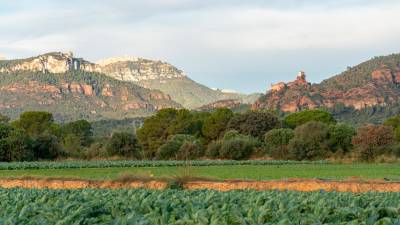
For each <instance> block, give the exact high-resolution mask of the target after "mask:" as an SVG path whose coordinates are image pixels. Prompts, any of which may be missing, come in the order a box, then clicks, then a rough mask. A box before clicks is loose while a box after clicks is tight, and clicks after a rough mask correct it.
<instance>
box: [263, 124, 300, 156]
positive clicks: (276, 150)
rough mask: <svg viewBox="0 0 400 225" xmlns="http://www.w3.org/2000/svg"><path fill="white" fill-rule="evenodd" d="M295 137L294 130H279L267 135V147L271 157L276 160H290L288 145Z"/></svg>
mask: <svg viewBox="0 0 400 225" xmlns="http://www.w3.org/2000/svg"><path fill="white" fill-rule="evenodd" d="M293 137H294V132H293V130H292V129H288V128H279V129H272V130H270V131H268V132H267V133H266V134H265V139H264V142H265V146H266V149H267V152H268V154H269V155H270V156H272V157H273V158H275V159H287V158H288V153H289V152H288V145H289V142H290V140H291V139H292V138H293Z"/></svg>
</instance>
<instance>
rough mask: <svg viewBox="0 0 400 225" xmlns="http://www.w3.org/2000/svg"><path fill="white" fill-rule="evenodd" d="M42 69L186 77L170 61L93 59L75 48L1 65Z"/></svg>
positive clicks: (135, 76) (129, 78)
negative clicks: (76, 53) (79, 54)
mask: <svg viewBox="0 0 400 225" xmlns="http://www.w3.org/2000/svg"><path fill="white" fill-rule="evenodd" d="M20 70H26V71H42V72H43V73H65V72H67V71H71V70H80V71H87V72H99V73H104V74H106V75H108V76H110V77H113V78H115V79H118V80H124V81H136V82H138V81H146V80H154V79H163V80H164V79H172V78H179V77H185V76H186V74H185V73H184V72H183V71H181V70H179V69H177V68H176V67H174V66H172V65H171V64H169V63H165V62H161V61H156V60H148V59H142V58H138V57H133V56H123V57H115V58H109V59H104V60H100V61H99V62H98V63H91V62H88V61H85V60H83V59H80V58H75V57H74V56H73V53H72V52H68V53H62V52H53V53H48V54H44V55H40V56H38V57H33V58H28V59H22V60H18V61H15V63H12V64H8V65H6V66H3V67H0V72H2V73H12V72H15V71H20Z"/></svg>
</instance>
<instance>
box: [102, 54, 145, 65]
mask: <svg viewBox="0 0 400 225" xmlns="http://www.w3.org/2000/svg"><path fill="white" fill-rule="evenodd" d="M138 59H139V58H138V57H135V56H127V55H125V56H121V57H113V58H107V59H101V60H99V61H97V62H96V64H98V65H100V66H106V65H109V64H112V63H116V62H127V61H132V62H136V61H138Z"/></svg>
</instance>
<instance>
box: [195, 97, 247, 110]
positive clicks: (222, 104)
mask: <svg viewBox="0 0 400 225" xmlns="http://www.w3.org/2000/svg"><path fill="white" fill-rule="evenodd" d="M241 104H242V103H241V101H240V100H238V99H225V100H219V101H216V102H213V103H210V104H207V105H203V106H201V107H200V108H198V109H199V110H202V111H210V110H214V109H220V108H228V109H234V108H236V107H239V106H240V105H241Z"/></svg>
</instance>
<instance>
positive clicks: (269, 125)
mask: <svg viewBox="0 0 400 225" xmlns="http://www.w3.org/2000/svg"><path fill="white" fill-rule="evenodd" d="M279 126H280V121H279V119H278V117H277V116H276V115H274V114H273V113H270V112H262V111H249V112H246V113H244V114H236V115H234V116H233V117H232V118H231V120H230V121H229V123H228V126H227V129H232V130H237V131H239V133H241V134H244V135H251V136H253V137H257V138H259V139H260V140H261V139H262V138H263V135H264V134H265V132H267V131H269V130H272V129H274V128H278V127H279Z"/></svg>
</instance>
